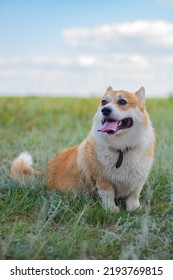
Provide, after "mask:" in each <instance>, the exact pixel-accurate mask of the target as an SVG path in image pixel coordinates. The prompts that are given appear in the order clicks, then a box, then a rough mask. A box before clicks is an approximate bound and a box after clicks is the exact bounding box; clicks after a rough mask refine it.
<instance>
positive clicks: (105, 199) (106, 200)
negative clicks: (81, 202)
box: [96, 180, 119, 213]
mask: <svg viewBox="0 0 173 280" xmlns="http://www.w3.org/2000/svg"><path fill="white" fill-rule="evenodd" d="M96 187H97V191H98V195H99V197H100V198H101V200H102V203H103V205H104V207H105V208H106V210H108V211H110V212H112V213H115V212H119V207H118V206H116V204H115V190H114V187H113V186H112V185H111V184H110V183H109V182H106V181H104V180H103V181H97V183H96Z"/></svg>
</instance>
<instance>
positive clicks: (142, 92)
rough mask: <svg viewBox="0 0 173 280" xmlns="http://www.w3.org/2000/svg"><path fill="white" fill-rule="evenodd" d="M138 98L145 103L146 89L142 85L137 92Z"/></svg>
mask: <svg viewBox="0 0 173 280" xmlns="http://www.w3.org/2000/svg"><path fill="white" fill-rule="evenodd" d="M135 94H136V96H137V98H138V99H139V101H140V102H141V103H142V104H145V89H144V87H141V88H140V89H139V90H138V91H136V92H135Z"/></svg>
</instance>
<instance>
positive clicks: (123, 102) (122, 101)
mask: <svg viewBox="0 0 173 280" xmlns="http://www.w3.org/2000/svg"><path fill="white" fill-rule="evenodd" d="M118 104H119V105H126V104H127V101H126V100H125V99H119V100H118Z"/></svg>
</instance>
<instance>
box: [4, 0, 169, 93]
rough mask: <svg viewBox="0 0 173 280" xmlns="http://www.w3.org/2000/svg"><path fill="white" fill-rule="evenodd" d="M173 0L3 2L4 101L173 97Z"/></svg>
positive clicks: (19, 0)
mask: <svg viewBox="0 0 173 280" xmlns="http://www.w3.org/2000/svg"><path fill="white" fill-rule="evenodd" d="M172 75H173V0H138V1H137V0H129V1H128V0H122V1H119V0H107V1H106V0H100V1H99V0H88V1H79V0H73V1H72V0H71V1H70V0H63V1H61V0H57V1H55V0H47V1H45V0H42V1H41V0H35V1H33V0H30V1H21V0H5V1H3V0H1V1H0V94H1V95H4V94H7V95H11V94H13V93H16V94H18V95H26V94H41V95H46V94H51V95H57V94H58V95H77V96H92V95H100V94H102V93H103V91H104V90H105V88H106V87H107V86H108V85H109V84H111V85H112V86H113V87H114V88H116V89H120V88H121V89H126V90H129V91H135V90H137V89H138V87H140V86H141V85H143V86H144V87H146V91H147V92H148V95H149V96H166V94H169V93H170V92H171V91H173V79H172Z"/></svg>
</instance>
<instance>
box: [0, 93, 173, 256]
mask: <svg viewBox="0 0 173 280" xmlns="http://www.w3.org/2000/svg"><path fill="white" fill-rule="evenodd" d="M97 103H98V100H97V99H76V98H68V99H65V98H0V143H1V146H0V259H173V99H172V98H169V99H167V100H147V109H148V111H149V112H150V115H151V119H152V121H153V126H154V128H155V131H156V138H157V145H156V150H155V162H154V165H153V169H152V172H151V174H150V176H149V178H148V180H147V183H146V185H145V187H144V189H143V191H142V194H141V205H142V207H141V208H140V209H138V210H137V211H135V212H134V213H127V212H126V211H125V210H123V208H122V207H121V206H120V208H121V210H122V211H121V212H120V213H118V214H110V213H107V212H106V211H105V210H104V208H103V207H102V204H101V202H100V200H99V198H97V197H96V198H92V197H90V196H89V195H87V194H83V195H79V194H78V193H76V194H75V195H73V196H71V197H69V196H66V195H62V194H60V193H57V192H56V191H47V190H46V187H45V184H44V181H40V180H36V179H33V180H32V181H31V182H30V183H29V184H28V185H25V186H22V185H19V184H17V183H15V182H13V181H12V180H11V179H10V177H9V169H10V164H11V161H12V159H14V158H15V157H16V156H17V155H18V154H19V153H20V152H21V151H26V150H27V151H29V152H30V153H31V154H32V155H33V158H34V166H35V167H36V168H37V169H41V168H43V167H44V166H45V164H46V162H47V159H49V158H51V157H52V155H54V154H55V153H56V152H58V151H59V150H61V149H63V148H66V147H70V146H72V145H75V144H77V143H79V142H80V141H81V140H82V139H84V138H85V137H86V135H87V133H88V131H89V129H90V127H91V122H92V117H93V115H94V113H95V111H96V108H97Z"/></svg>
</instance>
